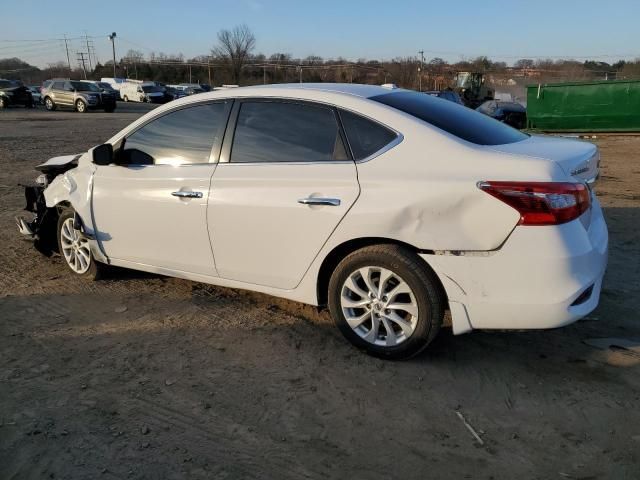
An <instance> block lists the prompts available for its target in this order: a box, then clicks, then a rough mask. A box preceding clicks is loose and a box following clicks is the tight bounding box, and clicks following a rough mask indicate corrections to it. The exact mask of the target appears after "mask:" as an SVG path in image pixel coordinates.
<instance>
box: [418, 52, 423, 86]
mask: <svg viewBox="0 0 640 480" xmlns="http://www.w3.org/2000/svg"><path fill="white" fill-rule="evenodd" d="M418 53H419V54H420V66H419V67H418V91H419V92H421V91H422V68H423V66H424V50H420V51H418Z"/></svg>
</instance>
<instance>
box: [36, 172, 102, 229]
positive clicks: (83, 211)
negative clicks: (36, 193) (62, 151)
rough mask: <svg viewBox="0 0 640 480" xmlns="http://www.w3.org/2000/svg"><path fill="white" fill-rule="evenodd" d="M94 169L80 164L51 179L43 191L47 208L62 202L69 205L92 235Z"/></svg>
mask: <svg viewBox="0 0 640 480" xmlns="http://www.w3.org/2000/svg"><path fill="white" fill-rule="evenodd" d="M93 173H94V167H93V165H92V164H90V163H89V164H87V163H83V162H82V161H81V162H80V164H79V166H78V167H76V168H73V169H71V170H68V171H67V172H65V173H64V174H62V175H58V176H57V177H55V178H54V179H53V181H52V182H51V183H50V184H49V186H48V187H47V188H46V189H45V191H44V198H45V202H46V205H47V207H49V208H52V207H55V206H56V205H59V204H60V203H63V202H68V203H69V204H71V206H72V207H73V209H74V210H75V211H76V212H77V213H78V215H80V217H81V218H82V219H83V223H84V226H85V229H86V231H87V233H89V234H93V233H94V232H93V215H92V214H91V191H92V186H93Z"/></svg>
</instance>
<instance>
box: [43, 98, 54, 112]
mask: <svg viewBox="0 0 640 480" xmlns="http://www.w3.org/2000/svg"><path fill="white" fill-rule="evenodd" d="M44 108H46V109H47V110H49V111H53V110H55V109H56V104H55V103H53V100H51V99H50V98H49V97H47V98H45V99H44Z"/></svg>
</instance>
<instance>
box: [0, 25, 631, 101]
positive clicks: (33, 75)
mask: <svg viewBox="0 0 640 480" xmlns="http://www.w3.org/2000/svg"><path fill="white" fill-rule="evenodd" d="M255 46H256V38H255V36H254V34H253V33H252V32H251V30H250V29H249V28H248V27H247V26H246V25H239V26H236V27H234V28H232V29H230V30H226V29H225V30H221V31H220V32H218V34H217V43H216V44H215V45H214V46H213V47H212V49H211V51H210V52H209V54H208V55H200V56H196V57H193V58H185V57H184V55H182V54H166V53H155V52H151V53H149V54H144V53H143V52H141V51H138V50H128V51H127V52H126V54H125V55H124V56H122V57H121V58H120V59H119V60H118V61H117V62H116V69H115V70H116V76H119V77H125V78H136V79H140V80H154V81H161V82H165V83H182V82H189V83H210V84H213V85H221V84H237V85H255V84H262V83H288V82H299V81H302V82H352V83H374V84H381V83H395V84H397V85H398V86H400V87H405V88H414V89H417V88H418V86H419V85H422V87H423V90H429V89H442V88H446V87H447V86H450V85H451V83H452V81H453V78H454V76H455V73H456V72H459V71H474V72H482V73H486V74H489V75H494V76H503V77H505V76H516V77H519V78H525V81H526V79H527V78H529V79H531V80H530V81H531V83H533V82H535V81H552V80H557V81H563V80H592V79H607V80H612V79H624V78H640V59H636V60H635V61H624V60H620V61H618V62H616V63H613V64H609V63H606V62H602V61H597V60H587V61H577V60H571V59H559V60H553V59H526V58H523V59H518V60H516V61H515V62H513V64H512V65H508V64H507V63H506V62H503V61H493V60H491V59H490V58H489V57H486V56H481V57H477V58H473V59H467V60H461V61H458V62H447V61H445V60H444V59H442V58H439V57H435V58H431V59H428V60H424V61H423V60H422V58H418V57H417V56H410V57H396V58H393V59H391V60H386V61H381V60H370V59H358V60H356V61H350V60H347V59H345V58H341V57H338V58H335V59H325V58H322V57H320V56H316V55H310V56H307V57H305V58H296V57H294V56H293V55H291V54H289V53H284V52H277V53H273V54H271V55H268V56H267V55H264V54H262V53H254V51H255ZM85 75H86V77H87V78H88V79H100V78H102V77H112V76H114V68H113V61H111V60H110V61H107V62H106V63H104V64H100V63H98V64H97V65H96V66H95V68H93V69H92V70H91V71H85V70H83V69H82V68H78V67H77V66H72V69H71V71H70V70H69V65H68V64H67V63H65V62H56V63H52V64H49V65H48V66H47V67H46V68H43V69H40V68H37V67H34V66H32V65H29V64H27V63H26V62H24V61H22V60H20V59H18V58H10V59H0V78H9V79H21V80H23V81H24V82H25V83H33V84H37V83H40V82H42V81H43V80H45V79H47V78H55V77H70V78H78V79H82V78H84V77H85Z"/></svg>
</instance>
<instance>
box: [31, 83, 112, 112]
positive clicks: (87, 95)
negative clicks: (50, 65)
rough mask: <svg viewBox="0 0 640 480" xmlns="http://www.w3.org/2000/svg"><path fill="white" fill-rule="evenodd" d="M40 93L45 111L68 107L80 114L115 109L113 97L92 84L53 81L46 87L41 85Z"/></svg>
mask: <svg viewBox="0 0 640 480" xmlns="http://www.w3.org/2000/svg"><path fill="white" fill-rule="evenodd" d="M41 92H42V98H43V99H44V106H45V107H46V109H47V110H55V109H56V108H58V107H70V108H73V109H74V110H75V111H77V112H80V113H84V112H86V111H87V110H95V109H100V110H104V111H105V112H108V113H110V112H113V111H114V110H115V109H116V97H115V95H113V94H111V93H103V92H101V91H100V89H99V88H98V87H97V86H95V85H94V84H93V83H88V82H79V81H75V80H65V79H54V80H53V82H52V83H51V84H49V85H48V86H47V87H45V86H44V84H43V87H42V90H41Z"/></svg>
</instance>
